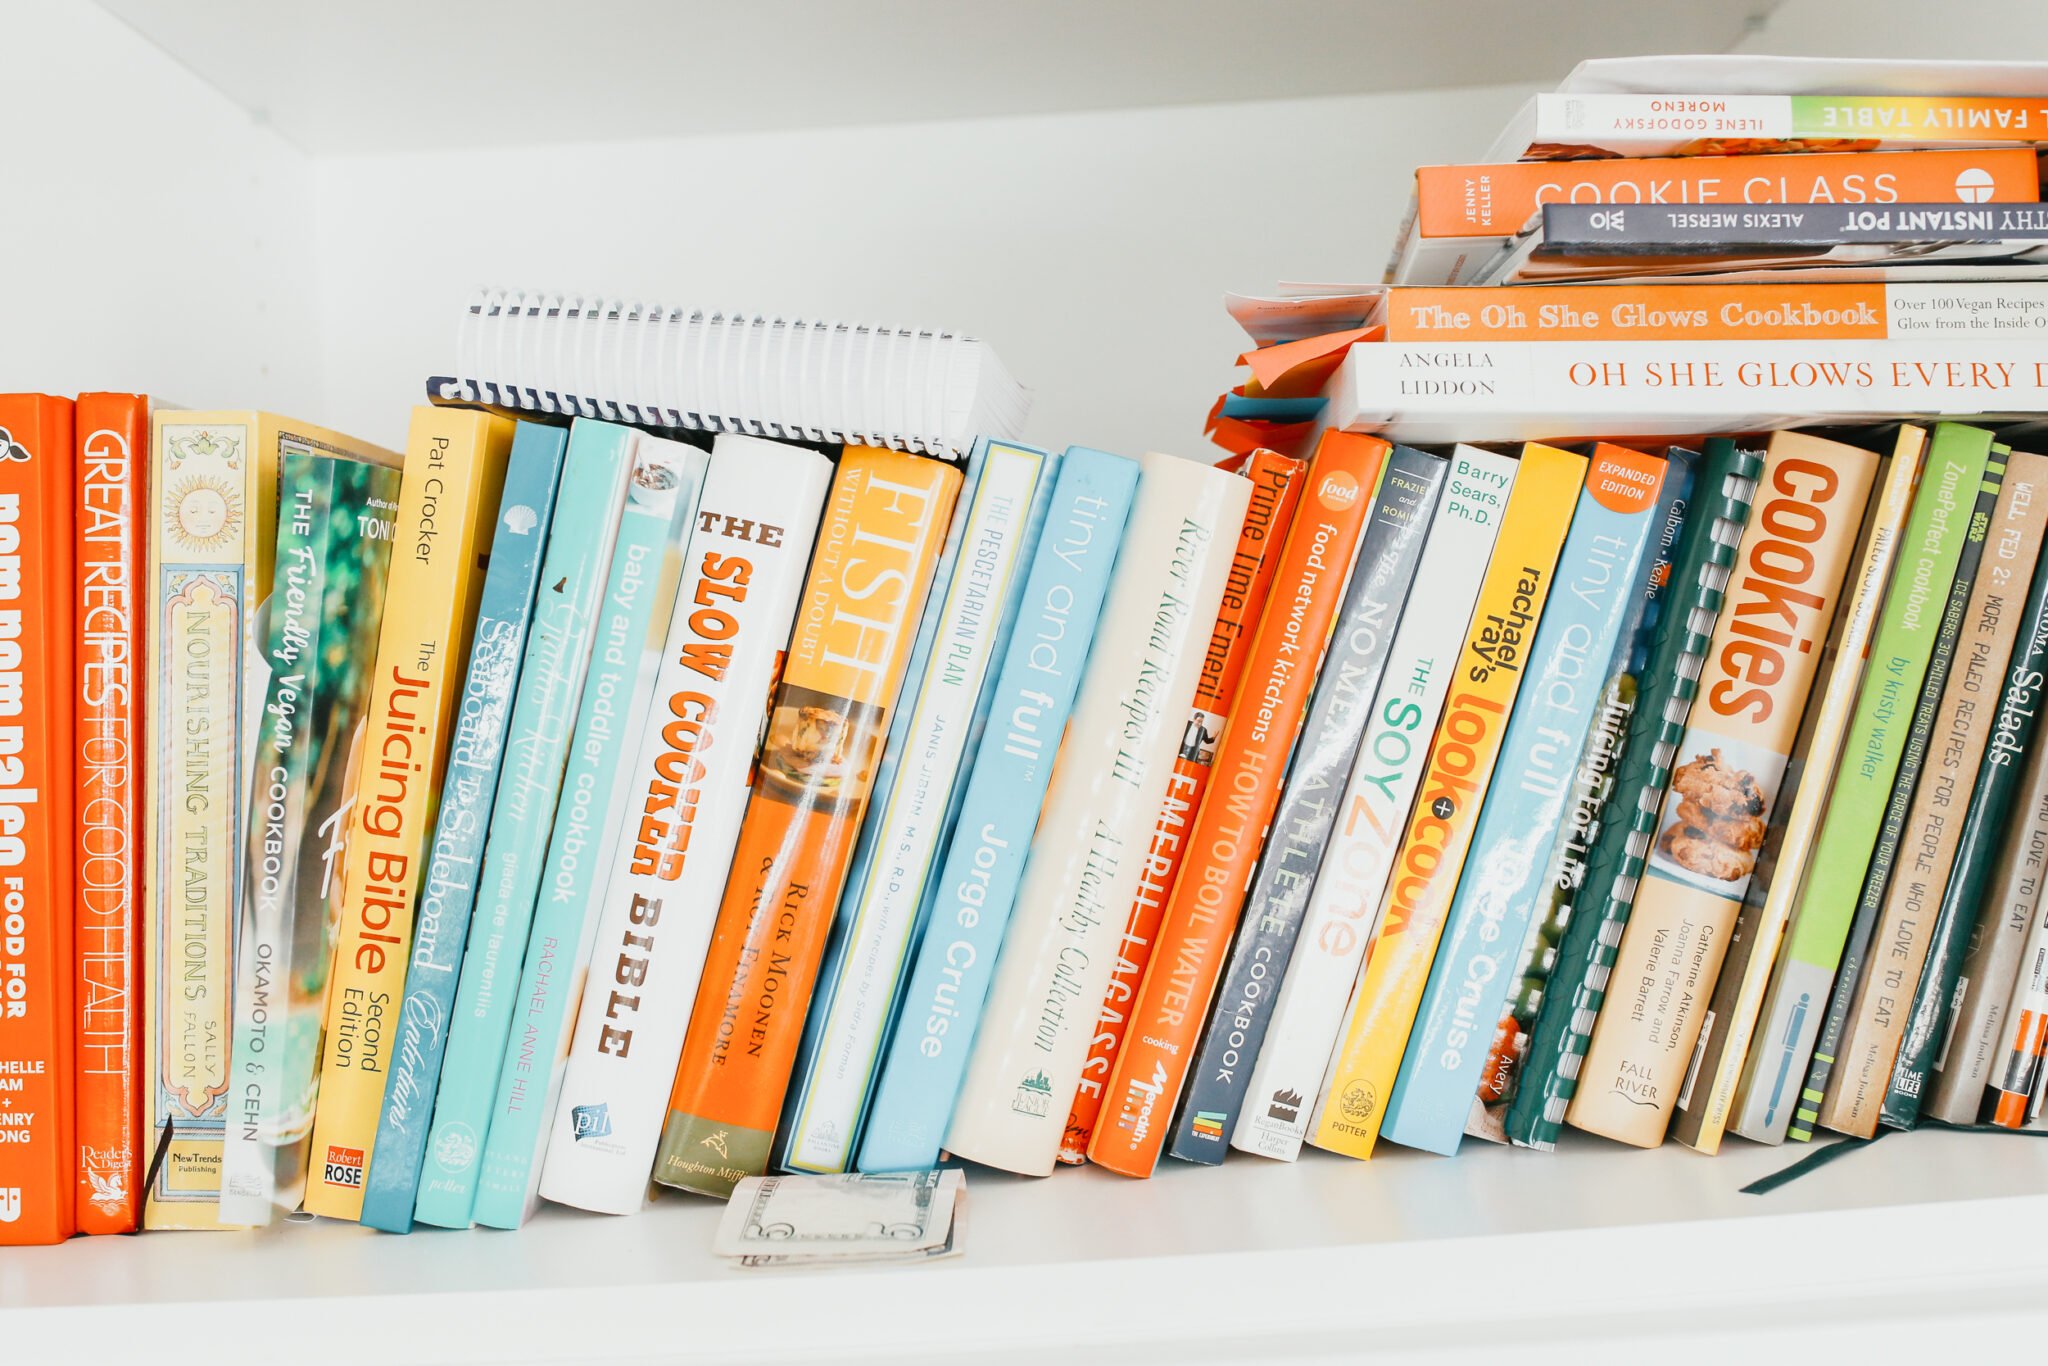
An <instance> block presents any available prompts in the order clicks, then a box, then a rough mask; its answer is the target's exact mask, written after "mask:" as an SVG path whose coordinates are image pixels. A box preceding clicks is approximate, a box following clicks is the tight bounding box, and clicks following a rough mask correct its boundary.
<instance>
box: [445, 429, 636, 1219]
mask: <svg viewBox="0 0 2048 1366" xmlns="http://www.w3.org/2000/svg"><path fill="white" fill-rule="evenodd" d="M633 435H634V434H633V431H632V429H631V428H628V427H620V426H616V425H614V424H612V423H608V422H593V421H589V420H587V419H583V420H579V421H577V422H576V423H575V424H573V425H572V426H571V427H570V428H569V449H568V453H567V454H566V456H565V457H564V458H563V464H562V478H561V482H560V492H559V493H558V494H557V495H556V498H555V516H554V523H553V526H552V527H551V529H550V533H549V536H548V545H547V551H546V554H545V555H544V556H543V557H542V560H541V574H540V587H539V589H538V590H537V592H536V594H535V597H534V612H533V625H532V627H531V629H530V630H529V632H528V634H527V640H526V653H525V656H524V657H523V658H522V659H521V661H520V665H519V687H518V692H517V695H516V696H515V698H514V700H513V703H512V721H511V724H510V725H508V726H507V727H506V730H505V755H504V759H503V760H502V762H501V764H500V772H499V775H498V792H497V796H496V798H495V799H494V800H493V801H492V803H491V824H490V829H489V830H488V831H487V832H486V833H485V837H484V862H483V869H482V871H481V872H480V873H479V874H478V876H477V893H476V900H475V903H474V905H473V906H472V907H471V912H470V921H469V938H468V942H467V943H466V944H465V945H464V948H463V954H462V970H461V973H460V974H459V975H458V977H457V979H456V986H455V1013H454V1015H453V1016H452V1018H451V1019H450V1022H449V1026H448V1046H447V1050H446V1052H445V1054H444V1055H443V1057H442V1059H441V1075H440V1079H439V1081H438V1083H437V1084H436V1087H435V1091H434V1110H433V1117H432V1119H431V1120H430V1122H429V1124H428V1127H427V1145H426V1152H425V1154H424V1155H423V1156H422V1158H421V1160H420V1179H419V1195H418V1196H417V1198H415V1200H414V1201H413V1218H414V1219H415V1220H417V1221H418V1222H420V1223H423V1224H433V1225H435V1226H437V1227H440V1228H468V1227H469V1225H470V1223H471V1219H470V1211H471V1208H472V1206H473V1205H474V1204H475V1201H476V1170H477V1161H478V1159H479V1158H480V1157H481V1156H482V1155H483V1140H484V1134H485V1130H486V1128H487V1126H488V1125H489V1123H490V1113H491V1101H492V1098H493V1097H494V1096H495V1095H496V1094H497V1085H498V1063H499V1060H500V1059H502V1058H503V1057H504V1055H505V1035H506V1033H507V1032H508V1031H509V1030H510V1029H511V1027H512V991H513V988H514V986H515V985H516V984H517V982H518V980H519V965H520V962H519V960H520V955H521V954H522V953H524V952H525V950H526V931H527V928H528V927H529V926H530V925H531V924H532V923H533V903H534V898H535V897H536V896H537V895H539V892H540V878H541V857H542V855H543V854H544V853H545V852H546V850H547V843H548V833H549V831H550V830H551V829H553V826H554V820H555V799H556V798H557V797H558V796H559V795H560V793H561V788H562V770H563V767H564V765H566V764H567V763H568V757H569V727H570V724H571V723H572V722H573V721H574V720H575V717H576V702H577V699H578V698H579V697H581V696H582V693H583V680H584V675H585V673H586V671H587V670H588V669H589V667H590V642H591V638H592V636H593V635H594V634H595V630H596V624H597V617H598V614H599V610H600V608H601V605H602V601H603V594H604V585H605V575H606V572H607V571H608V570H609V568H610V566H611V559H612V547H613V545H614V543H615V542H616V540H617V538H618V532H619V510H620V508H621V506H622V505H623V504H624V502H625V498H626V479H627V476H628V475H630V474H631V473H632V451H633Z"/></svg>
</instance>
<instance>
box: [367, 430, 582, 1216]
mask: <svg viewBox="0 0 2048 1366" xmlns="http://www.w3.org/2000/svg"><path fill="white" fill-rule="evenodd" d="M568 444H569V442H568V433H567V432H566V431H564V430H563V429H561V428H559V427H548V426H543V425H541V424H540V423H537V422H522V423H520V424H519V427H518V430H517V432H516V433H515V434H514V436H513V438H512V454H511V457H510V459H509V461H508V463H507V464H506V467H505V492H504V495H503V497H502V498H501V499H500V501H499V504H498V531H497V535H496V536H495V538H494V539H493V540H492V543H491V565H490V569H489V570H488V571H487V572H486V574H485V577H484V590H483V596H482V598H481V599H480V600H479V602H478V604H477V613H476V629H475V633H474V634H473V635H472V636H471V644H470V647H469V672H468V673H467V675H465V677H464V679H463V687H462V695H461V697H460V699H459V700H458V702H457V711H456V720H455V733H454V735H453V737H452V738H451V739H450V740H449V744H448V771H447V776H446V777H445V778H444V779H443V780H442V784H441V799H440V804H439V814H438V815H437V817H436V819H435V823H434V840H433V844H432V845H431V846H430V852H429V855H428V860H427V872H426V878H425V880H424V882H423V883H422V884H421V886H420V894H419V913H418V919H417V922H416V924H415V927H414V930H413V944H412V959H411V962H410V964H409V965H408V966H407V968H406V973H405V1001H404V1003H403V1005H401V1007H400V1008H399V1015H398V1035H397V1039H396V1041H395V1043H394V1044H393V1047H392V1050H391V1080H390V1081H389V1082H387V1083H386V1084H385V1088H384V1111H383V1113H382V1114H381V1115H379V1116H378V1118H377V1144H376V1147H374V1148H373V1149H371V1152H372V1157H371V1160H370V1171H369V1175H368V1177H367V1178H366V1179H365V1181H364V1183H363V1212H362V1222H363V1223H365V1224H368V1225H369V1226H370V1227H372V1228H381V1229H384V1230H387V1231H388V1232H391V1233H406V1232H409V1231H410V1230H411V1228H412V1208H413V1201H414V1199H415V1198H416V1197H417V1196H418V1194H419V1181H420V1160H421V1158H422V1157H423V1156H424V1155H425V1153H426V1146H427V1122H428V1120H429V1119H431V1118H432V1114H433V1108H432V1107H433V1103H434V1088H435V1086H436V1084H437V1083H438V1082H439V1080H440V1076H441V1059H442V1056H443V1054H444V1053H445V1052H446V1050H447V1045H448V1020H449V1015H450V1012H451V1011H452V1010H453V1009H454V1005H455V982H456V974H457V972H458V971H459V970H460V969H461V966H462V950H463V946H464V944H465V942H466V941H467V939H468V937H469V914H470V911H471V909H472V908H473V907H474V906H475V904H476V887H477V880H476V874H477V867H478V865H479V864H480V863H481V862H482V860H483V855H484V837H485V834H486V833H487V832H488V830H489V828H490V818H491V804H492V802H493V801H494V799H495V798H496V796H497V792H498V771H499V767H500V764H501V763H502V761H503V759H504V757H505V731H506V721H507V720H508V719H509V716H510V713H511V711H512V698H513V693H514V690H515V688H516V687H517V685H518V681H519V665H520V661H521V659H522V658H523V657H524V655H525V653H526V641H527V637H528V635H529V633H530V630H531V627H532V625H533V604H534V594H535V590H536V588H537V587H538V586H539V584H540V572H541V552H542V549H543V547H545V546H546V544H547V539H548V529H549V527H550V525H551V523H552V521H553V518H554V511H555V491H556V488H557V486H558V485H559V484H560V482H561V477H562V460H563V456H564V454H565V452H566V451H567V449H568Z"/></svg>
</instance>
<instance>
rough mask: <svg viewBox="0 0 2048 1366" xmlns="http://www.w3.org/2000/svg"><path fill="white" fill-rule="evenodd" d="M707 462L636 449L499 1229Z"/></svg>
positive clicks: (534, 1160) (546, 1076)
mask: <svg viewBox="0 0 2048 1366" xmlns="http://www.w3.org/2000/svg"><path fill="white" fill-rule="evenodd" d="M708 461H709V457H708V456H707V455H706V454H705V453H704V452H703V451H701V450H698V449H696V448H695V447H692V446H685V445H683V444H682V443H680V442H676V441H667V440H663V439H662V438H660V437H653V436H644V435H643V436H639V437H636V438H635V441H634V451H633V461H632V477H631V479H630V480H629V481H628V484H627V494H626V506H625V512H624V514H623V515H622V516H621V517H620V519H619V531H618V537H617V540H616V543H615V544H614V546H613V550H612V563H611V572H610V574H609V575H608V576H607V578H606V585H605V595H604V604H603V610H602V612H601V613H600V615H599V617H598V622H597V633H596V639H595V642H594V644H593V648H592V651H591V661H590V669H589V672H588V673H587V675H586V676H585V678H584V682H583V700H582V704H581V706H580V707H579V708H578V709H577V713H576V733H575V738H574V739H573V741H572V742H571V743H570V746H569V765H568V769H567V771H566V772H565V773H564V774H563V776H562V795H561V803H560V805H559V807H558V808H557V809H556V812H555V821H554V829H553V832H552V835H551V837H550V839H549V840H548V848H547V863H546V866H545V870H544V871H543V873H542V875H541V881H540V899H539V902H538V904H537V905H536V906H535V907H534V912H533V924H532V929H531V931H530V933H529V936H528V939H527V944H526V958H525V963H524V966H523V968H522V969H521V972H520V976H519V990H518V994H517V995H516V996H514V997H513V1003H512V1015H511V1020H510V1026H511V1033H510V1036H509V1038H508V1039H507V1041H506V1045H505V1049H504V1053H503V1055H502V1057H501V1059H500V1061H499V1064H498V1068H497V1091H496V1096H495V1098H494V1099H493V1102H492V1105H491V1110H490V1116H489V1122H488V1125H487V1128H486V1133H485V1137H484V1148H483V1156H482V1159H481V1162H480V1163H479V1166H478V1174H477V1188H476V1203H475V1208H474V1210H473V1214H474V1217H475V1220H476V1222H477V1223H480V1224H485V1225H488V1226H489V1227H491V1228H518V1227H519V1225H520V1224H521V1223H523V1222H525V1219H526V1215H527V1213H528V1212H529V1211H530V1210H531V1209H532V1208H533V1206H534V1203H535V1201H536V1200H537V1198H538V1195H537V1192H538V1190H539V1187H540V1173H541V1159H542V1157H543V1156H545V1144H546V1141H547V1136H548V1131H549V1129H550V1127H551V1122H552V1121H553V1119H554V1114H555V1100H556V1098H557V1097H558V1096H559V1095H560V1093H561V1085H562V1069H563V1066H564V1065H565V1064H566V1063H567V1062H568V1057H569V1035H570V1031H571V1030H572V1029H573V1028H574V1027H575V1024H576V1004H577V998H578V997H579V996H580V995H581V992H582V986H583V975H584V971H585V969H586V967H587V966H588V964H589V962H590V943H591V937H592V935H593V933H594V931H595V929H596V926H597V916H596V914H595V908H596V905H597V902H598V900H599V898H600V897H601V896H602V894H603V892H604V888H605V883H606V881H607V880H608V879H609V877H610V875H611V865H612V855H613V850H614V848H615V847H616V846H617V844H618V839H619V830H620V827H621V826H622V825H623V824H624V821H625V811H626V802H625V796H626V792H627V789H628V788H629V787H630V786H631V778H632V763H631V756H632V753H633V750H634V749H635V748H636V747H637V746H638V744H639V731H640V727H641V726H642V725H644V724H645V723H646V719H647V713H648V709H649V708H650V707H651V706H652V705H653V700H654V679H655V675H656V674H657V673H659V672H660V669H661V647H662V644H663V642H664V641H665V640H666V639H667V637H668V618H669V610H670V608H671V607H672V606H673V605H674V603H675V596H676V589H677V588H678V587H679V586H680V584H681V581H682V566H683V551H684V548H685V546H686V545H687V543H688V541H689V537H690V524H691V523H692V522H693V521H695V520H696V515H697V500H698V498H699V496H700V495H701V494H702V493H703V491H704V471H705V467H706V465H707V463H708Z"/></svg>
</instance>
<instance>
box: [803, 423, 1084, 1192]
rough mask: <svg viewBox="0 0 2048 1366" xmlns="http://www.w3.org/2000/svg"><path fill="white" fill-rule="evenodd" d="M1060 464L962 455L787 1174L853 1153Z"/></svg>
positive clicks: (815, 1030) (825, 983)
mask: <svg viewBox="0 0 2048 1366" xmlns="http://www.w3.org/2000/svg"><path fill="white" fill-rule="evenodd" d="M1057 465H1058V461H1057V458H1056V457H1053V456H1049V455H1047V454H1046V453H1045V452H1044V451H1040V450H1033V449H1032V448H1031V447H1028V446H1019V445H1015V444H1012V443H1010V442H1006V441H995V442H990V441H986V440H984V441H983V442H982V443H981V444H980V445H979V446H977V447H976V449H975V452H974V455H973V456H972V457H971V458H970V460H969V464H968V473H967V483H966V484H965V485H964V486H963V488H962V490H961V495H960V500H959V503H958V504H957V506H958V509H959V510H958V512H957V513H956V514H955V518H954V525H953V528H952V534H951V535H950V536H949V537H948V544H947V547H946V557H947V558H946V561H945V566H944V571H943V573H942V574H941V575H939V576H935V579H934V589H933V592H932V595H931V598H930V600H929V606H928V607H927V609H926V612H925V621H924V622H923V624H922V626H921V627H920V629H919V632H918V641H917V647H916V649H917V653H916V654H914V655H913V657H912V664H911V675H910V676H911V677H913V678H918V679H922V680H923V682H922V686H921V688H920V690H919V692H918V696H917V699H916V701H915V703H914V704H913V705H907V706H905V707H902V708H899V709H898V710H897V712H896V717H897V718H898V719H903V718H906V717H907V720H906V721H905V725H904V730H903V736H902V738H901V741H900V744H899V746H898V753H897V763H898V768H897V770H896V773H895V775H894V780H893V781H892V782H891V783H890V784H889V785H888V786H887V787H880V788H877V789H876V791H877V793H878V796H877V798H876V800H875V802H874V804H873V805H872V806H871V807H870V808H869V815H868V819H867V822H866V824H865V825H864V826H863V827H862V830H861V833H860V840H859V842H858V844H857V845H856V846H855V850H854V860H853V864H852V868H853V873H854V876H852V877H850V878H849V879H848V880H847V890H846V894H845V895H844V896H842V897H841V898H840V903H839V913H838V917H837V918H836V919H835V921H834V922H833V926H832V935H831V938H830V940H829V941H828V942H827V946H826V952H825V960H824V965H823V970H822V971H821V972H820V973H819V976H818V990H817V992H816V994H815V995H814V996H813V998H812V1000H811V1008H810V1013H809V1015H808V1017H807V1018H806V1020H805V1024H804V1035H803V1041H802V1044H801V1045H800V1047H799V1049H798V1052H797V1057H796V1064H795V1067H794V1069H793V1071H792V1077H793V1078H794V1083H795V1084H794V1085H793V1086H792V1087H791V1088H790V1096H789V1102H788V1105H787V1107H786V1110H785V1114H784V1119H783V1123H782V1125H781V1131H780V1134H779V1135H778V1139H777V1142H778V1145H779V1148H778V1156H777V1158H776V1162H777V1164H778V1165H780V1166H782V1167H783V1168H785V1169H787V1170H789V1171H799V1172H817V1173H835V1172H843V1171H845V1170H847V1169H848V1168H849V1167H850V1166H851V1165H852V1164H853V1160H854V1155H855V1153H856V1151H857V1150H856V1147H855V1143H856V1141H857V1139H858V1136H859V1129H860V1123H861V1117H862V1115H863V1114H864V1113H865V1112H866V1110H867V1105H868V1100H869V1098H870V1097H871V1096H872V1095H873V1093H874V1083H875V1076H876V1072H877V1063H878V1061H879V1059H880V1055H881V1049H882V1044H883V1042H884V1040H885V1039H886V1037H887V1031H888V1027H889V1023H890V1020H891V1018H892V1017H893V1016H894V1014H895V1008H896V1004H897V1001H898V999H899V997H900V994H901V988H902V987H903V985H904V975H905V970H906V967H907V965H908V961H909V955H910V953H911V952H912V951H913V949H914V948H915V946H916V944H917V940H918V936H919V935H920V934H921V933H922V931H923V928H924V923H925V919H926V917H927V916H928V915H929V913H930V909H931V905H932V902H933V901H934V900H935V898H936V895H937V890H938V882H937V881H936V880H935V879H934V878H933V876H932V874H933V873H934V872H935V871H936V870H937V867H938V861H939V858H940V857H941V856H942V855H943V854H944V853H945V851H946V846H947V842H948V841H949V840H950V838H951V835H952V830H953V822H954V821H955V819H956V818H957V817H958V815H959V809H960V802H961V800H962V799H963V797H964V790H965V784H964V783H963V782H962V781H961V778H962V775H963V774H964V773H965V772H966V771H967V766H968V764H969V762H970V760H971V759H972V757H973V753H974V745H975V744H976V742H977V739H978V737H979V736H980V734H981V731H982V727H983V725H984V724H985V722H986V721H987V718H988V707H989V703H990V701H991V699H992V698H993V696H994V693H995V679H996V665H997V664H998V662H999V661H1000V660H1001V659H1002V655H1003V650H1004V648H1005V647H1006V644H1007V641H1008V639H1009V635H1010V628H1011V625H1012V624H1013V623H1014V621H1015V620H1016V609H1017V603H1018V601H1019V599H1020V596H1021V594H1022V592H1023V588H1024V578H1025V574H1026V572H1027V571H1028V570H1029V568H1030V564H1031V558H1030V557H1031V550H1032V547H1033V545H1034V544H1035V543H1036V540H1037V536H1038V532H1039V529H1040V527H1041V526H1042V525H1043V523H1044V520H1045V508H1046V505H1047V504H1048V503H1049V502H1050V501H1051V494H1052V488H1053V479H1054V474H1055V472H1056V470H1057ZM891 738H892V741H893V740H894V739H895V737H893V736H892V737H891Z"/></svg>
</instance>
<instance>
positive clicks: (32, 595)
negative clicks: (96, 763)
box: [0, 394, 78, 1244]
mask: <svg viewBox="0 0 2048 1366" xmlns="http://www.w3.org/2000/svg"><path fill="white" fill-rule="evenodd" d="M72 456H73V448H72V404H71V400H70V399H68V398H50V397H48V396H46V395H43V394H9V395H4V396H0V1244H24V1243H57V1242H62V1241H63V1240H64V1239H66V1238H68V1237H70V1236H71V1235H72V1233H74V1232H75V1231H76V1230H77V1226H78V1215H77V1209H76V1200H75V1198H74V1197H73V1194H72V1192H73V1189H74V1188H75V1186H76V1184H77V1168H78V1147H77V1139H76V1137H75V1130H74V1113H75V1112H74V1097H73V1090H74V1075H73V1070H72V1044H73V1034H74V1032H75V1025H74V1023H73V1018H72V1014H71V998H72V989H71V986H72V972H73V967H72V957H71V891H70V889H71V877H72V853H71V851H72V840H73V833H72V832H73V826H72V820H71V802H72V788H73V775H72V752H71V709H72V702H71V675H72V665H71V650H72V637H71V613H72V606H71V595H72V589H71V583H72V573H71V555H72V536H73V534H74V533H73V529H72V517H71V507H72V483H73V477H72V473H71V469H72Z"/></svg>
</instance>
